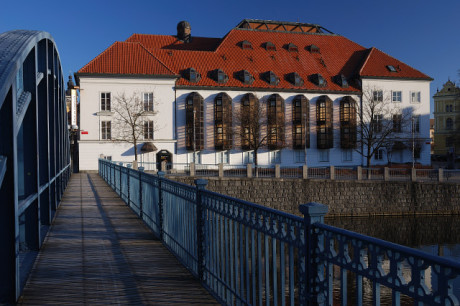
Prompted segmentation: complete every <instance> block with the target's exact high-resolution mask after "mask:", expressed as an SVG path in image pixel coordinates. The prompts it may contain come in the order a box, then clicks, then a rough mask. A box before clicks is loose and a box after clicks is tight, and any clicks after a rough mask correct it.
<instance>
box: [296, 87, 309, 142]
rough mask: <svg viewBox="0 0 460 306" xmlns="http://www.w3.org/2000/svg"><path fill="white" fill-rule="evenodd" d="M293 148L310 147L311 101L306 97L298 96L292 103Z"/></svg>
mask: <svg viewBox="0 0 460 306" xmlns="http://www.w3.org/2000/svg"><path fill="white" fill-rule="evenodd" d="M292 125H293V126H292V147H293V149H305V145H306V146H307V148H309V147H310V101H308V99H307V98H305V96H304V95H297V96H295V97H294V100H293V101H292Z"/></svg>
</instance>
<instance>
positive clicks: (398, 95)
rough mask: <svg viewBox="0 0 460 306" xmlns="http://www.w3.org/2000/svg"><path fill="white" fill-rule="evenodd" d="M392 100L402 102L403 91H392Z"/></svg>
mask: <svg viewBox="0 0 460 306" xmlns="http://www.w3.org/2000/svg"><path fill="white" fill-rule="evenodd" d="M391 102H394V103H401V102H402V92H401V91H393V92H392V93H391Z"/></svg>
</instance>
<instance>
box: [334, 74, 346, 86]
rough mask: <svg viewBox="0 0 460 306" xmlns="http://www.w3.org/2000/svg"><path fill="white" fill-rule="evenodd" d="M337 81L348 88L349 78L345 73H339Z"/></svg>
mask: <svg viewBox="0 0 460 306" xmlns="http://www.w3.org/2000/svg"><path fill="white" fill-rule="evenodd" d="M335 79H336V83H337V84H338V85H339V86H340V87H342V88H348V86H349V85H348V81H347V78H346V77H345V76H344V75H343V74H339V75H338V76H336V78H335Z"/></svg>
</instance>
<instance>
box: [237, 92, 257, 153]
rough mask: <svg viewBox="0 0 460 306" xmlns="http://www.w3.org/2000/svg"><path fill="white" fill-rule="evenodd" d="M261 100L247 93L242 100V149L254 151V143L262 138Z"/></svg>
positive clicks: (240, 114)
mask: <svg viewBox="0 0 460 306" xmlns="http://www.w3.org/2000/svg"><path fill="white" fill-rule="evenodd" d="M259 107H260V105H259V99H257V97H256V96H254V95H253V94H252V93H247V94H245V95H244V96H243V97H242V98H241V109H240V113H239V116H240V118H239V120H240V122H241V133H240V137H241V148H242V149H243V150H252V149H254V143H255V142H257V141H258V140H259V137H260V122H261V120H260V119H262V118H260V114H261V112H260V109H259Z"/></svg>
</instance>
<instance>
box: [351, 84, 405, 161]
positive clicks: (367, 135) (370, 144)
mask: <svg viewBox="0 0 460 306" xmlns="http://www.w3.org/2000/svg"><path fill="white" fill-rule="evenodd" d="M390 95H391V93H388V92H385V91H383V90H381V89H379V88H367V89H365V90H363V97H362V105H361V106H358V109H357V114H358V116H357V117H358V146H357V152H358V153H359V154H361V155H362V156H363V157H365V158H366V166H367V167H370V165H371V159H372V157H373V156H374V155H375V154H376V152H377V151H378V150H379V149H381V148H385V147H388V146H389V145H392V144H391V141H392V139H395V138H397V137H395V136H396V135H397V134H398V133H402V132H403V130H404V128H405V127H407V125H408V124H410V116H411V113H410V112H407V111H406V112H404V111H403V110H402V109H401V108H399V107H398V105H397V103H392V102H391V96H390ZM390 154H391V153H390Z"/></svg>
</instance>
